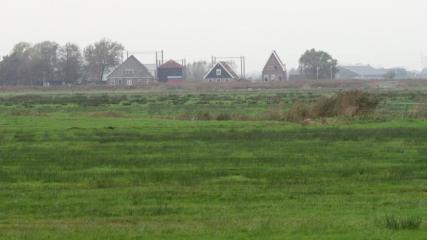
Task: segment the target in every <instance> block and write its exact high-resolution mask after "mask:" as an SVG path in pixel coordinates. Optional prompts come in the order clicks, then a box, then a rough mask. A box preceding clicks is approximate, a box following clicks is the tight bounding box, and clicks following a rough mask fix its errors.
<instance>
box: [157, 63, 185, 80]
mask: <svg viewBox="0 0 427 240" xmlns="http://www.w3.org/2000/svg"><path fill="white" fill-rule="evenodd" d="M157 76H158V79H159V82H168V81H175V82H176V81H183V80H184V67H183V66H182V65H181V64H179V63H177V62H175V61H174V60H169V61H167V62H166V63H164V64H162V65H160V66H159V67H158V69H157Z"/></svg>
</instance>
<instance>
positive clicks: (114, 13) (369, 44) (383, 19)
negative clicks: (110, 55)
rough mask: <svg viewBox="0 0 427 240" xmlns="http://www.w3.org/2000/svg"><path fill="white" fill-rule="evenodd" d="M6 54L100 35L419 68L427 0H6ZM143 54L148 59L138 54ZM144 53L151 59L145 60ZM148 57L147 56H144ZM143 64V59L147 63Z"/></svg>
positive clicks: (173, 51)
mask: <svg viewBox="0 0 427 240" xmlns="http://www.w3.org/2000/svg"><path fill="white" fill-rule="evenodd" d="M0 4H1V7H0V32H1V34H0V55H5V54H7V53H9V52H10V49H11V48H12V47H13V45H14V44H15V43H17V42H19V41H28V42H31V43H35V42H39V41H43V40H54V41H56V42H58V43H60V44H64V43H66V42H72V43H77V44H79V45H80V46H82V47H84V46H85V45H87V44H89V43H92V42H94V41H97V40H99V39H101V38H103V37H105V38H108V39H112V40H115V41H118V42H121V43H122V44H123V45H125V47H126V48H127V49H128V50H129V51H150V50H156V49H164V50H165V54H166V55H165V56H166V58H175V59H178V58H187V59H188V61H193V60H209V59H210V56H212V55H216V56H240V55H245V56H246V57H247V65H248V67H247V68H248V71H250V72H254V71H261V69H262V67H263V64H264V62H265V61H266V58H267V57H268V55H269V54H270V53H271V51H272V50H273V49H275V50H277V52H278V53H279V55H280V56H281V58H282V60H283V61H284V62H285V63H286V64H287V66H288V68H291V67H296V66H297V64H298V59H299V57H300V55H301V54H302V53H303V52H304V51H305V50H306V49H309V48H316V49H321V50H325V51H328V52H330V53H331V54H332V55H333V56H334V57H335V58H337V59H338V60H339V62H340V63H341V64H356V63H365V64H371V65H374V66H383V67H395V66H403V67H407V68H409V69H420V68H421V67H422V57H421V56H422V55H423V54H424V55H427V0H405V1H404V0H322V1H319V0H298V1H295V0H262V1H256V0H250V1H241V0H215V1H208V0H180V1H177V0H143V1H142V0H1V1H0ZM139 58H144V56H139ZM146 58H148V57H146ZM145 61H147V60H145ZM143 62H144V60H143Z"/></svg>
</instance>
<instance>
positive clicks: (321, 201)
mask: <svg viewBox="0 0 427 240" xmlns="http://www.w3.org/2000/svg"><path fill="white" fill-rule="evenodd" d="M330 94H333V93H330V92H322V93H319V92H300V93H279V92H274V93H272V92H269V93H266V92H251V93H221V94H220V93H207V94H187V93H184V94H176V93H175V94H167V93H164V94H160V93H157V94H145V93H115V94H114V93H108V94H106V93H102V94H101V93H85V94H63V93H61V94H46V93H44V94H19V95H16V94H3V95H1V96H0V239H32V240H33V239H35V240H39V239H40V240H41V239H61V240H62V239H76V240H77V239H78V240H81V239H83V240H84V239H168V240H169V239H185V240H191V239H426V236H427V219H426V216H427V121H425V120H423V119H421V118H409V117H406V116H407V115H408V114H407V113H408V112H410V111H412V109H408V107H407V105H405V104H408V103H412V102H419V100H420V99H424V95H423V94H421V93H413V92H412V93H381V94H382V95H381V96H382V99H383V100H382V105H381V108H382V109H381V110H380V111H381V112H382V113H385V112H387V113H393V114H387V115H384V117H383V118H380V119H379V118H367V119H360V118H358V119H332V120H328V121H323V123H320V122H319V123H317V122H313V123H312V124H308V125H301V124H298V123H290V122H285V121H273V120H268V118H269V117H268V116H270V115H271V111H273V110H274V109H277V108H278V107H280V108H284V109H286V107H287V106H288V105H289V104H292V102H295V101H308V102H310V101H315V99H316V97H318V96H319V95H330ZM395 103H398V104H397V105H396V104H395ZM402 103H404V104H403V106H405V107H403V108H402V107H400V106H401V105H399V104H402ZM395 106H399V107H398V108H396V107H395ZM396 109H397V110H396ZM401 111H404V112H401ZM400 113H401V114H400ZM227 114H228V115H227ZM234 114H239V117H238V119H240V120H235V118H234V117H233V115H234ZM224 116H226V117H224ZM244 116H247V117H248V119H247V120H245V119H244ZM220 120H221V121H220Z"/></svg>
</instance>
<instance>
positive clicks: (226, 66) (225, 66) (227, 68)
mask: <svg viewBox="0 0 427 240" xmlns="http://www.w3.org/2000/svg"><path fill="white" fill-rule="evenodd" d="M218 66H219V67H221V68H223V69H224V70H225V71H226V72H227V73H228V75H230V76H231V77H232V78H233V79H239V75H237V73H236V72H235V71H234V70H233V68H232V67H231V66H230V65H229V64H228V63H226V62H218V63H217V64H215V65H213V66H212V67H211V68H210V69H209V71H208V72H207V73H206V74H205V76H204V77H203V79H206V78H207V77H208V76H209V74H210V73H211V72H212V71H213V70H214V69H216V68H217V67H218Z"/></svg>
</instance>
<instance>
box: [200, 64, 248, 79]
mask: <svg viewBox="0 0 427 240" xmlns="http://www.w3.org/2000/svg"><path fill="white" fill-rule="evenodd" d="M203 79H205V80H206V81H209V82H229V81H233V80H239V79H240V78H239V76H238V75H237V74H236V72H234V70H233V68H231V66H230V65H229V64H228V63H226V62H218V63H217V64H215V65H214V66H213V67H212V68H211V69H209V71H208V72H207V73H206V75H205V77H204V78H203Z"/></svg>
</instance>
